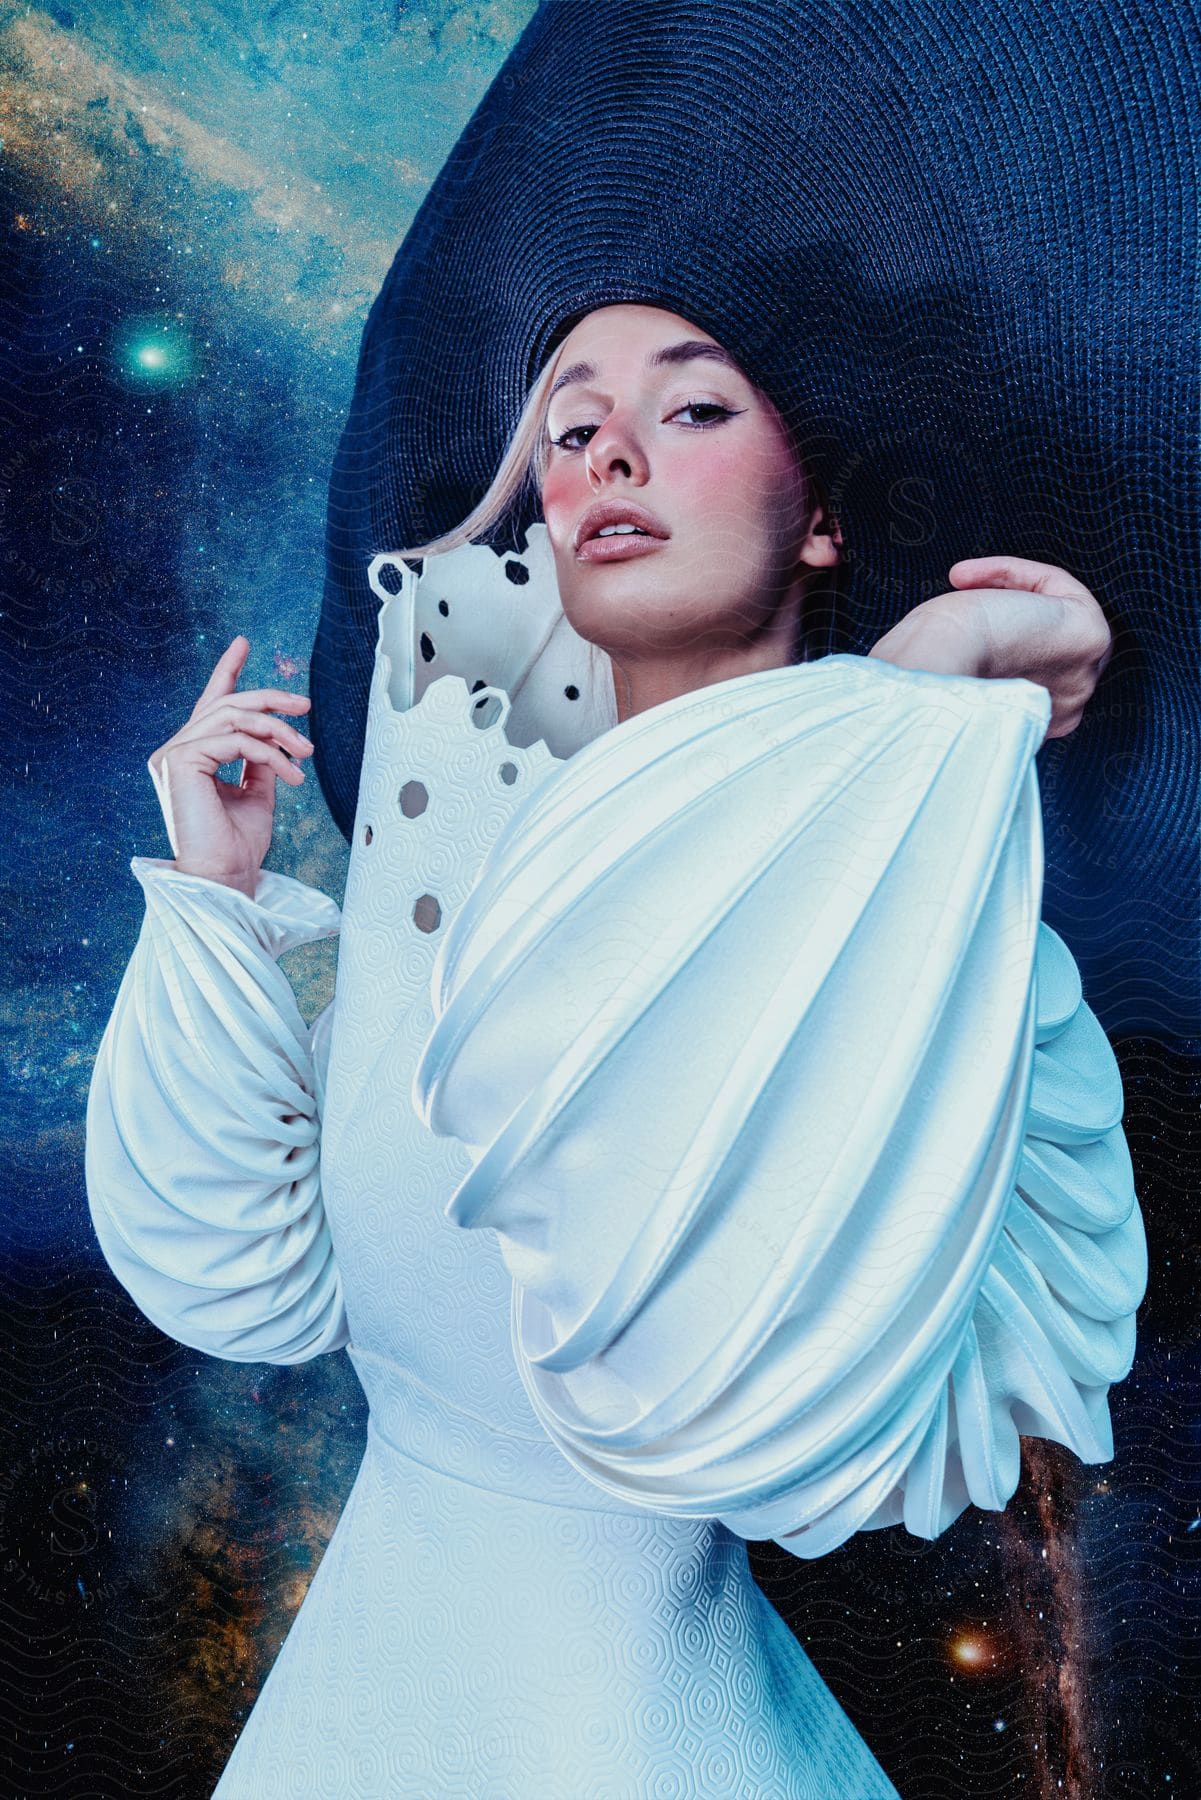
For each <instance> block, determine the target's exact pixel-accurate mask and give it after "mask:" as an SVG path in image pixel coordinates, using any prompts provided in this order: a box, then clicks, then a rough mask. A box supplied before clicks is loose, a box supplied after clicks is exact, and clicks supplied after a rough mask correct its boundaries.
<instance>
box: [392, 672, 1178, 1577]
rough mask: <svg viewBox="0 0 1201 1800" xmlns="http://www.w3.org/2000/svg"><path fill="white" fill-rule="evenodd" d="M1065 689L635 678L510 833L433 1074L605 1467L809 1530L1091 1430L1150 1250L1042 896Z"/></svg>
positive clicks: (447, 1015)
mask: <svg viewBox="0 0 1201 1800" xmlns="http://www.w3.org/2000/svg"><path fill="white" fill-rule="evenodd" d="M1049 715H1050V699H1049V696H1048V694H1047V693H1046V691H1045V690H1044V689H1043V688H1041V687H1039V686H1036V685H1035V684H1033V683H1031V682H1027V681H1021V680H1010V681H982V680H981V681H977V680H974V679H970V678H966V677H958V676H944V675H931V674H927V673H924V672H919V671H913V670H901V669H897V668H894V667H893V666H892V665H891V664H888V663H884V662H881V661H878V660H876V659H874V658H863V657H852V656H833V657H828V658H825V659H823V660H822V661H819V662H816V663H812V664H803V665H801V666H799V667H790V668H786V669H779V670H771V671H766V672H763V673H760V674H758V675H755V676H750V677H743V678H739V679H737V680H734V681H728V682H722V683H717V684H714V685H713V686H711V687H708V688H703V689H700V690H698V691H696V692H694V693H691V694H689V695H686V696H683V697H681V698H679V699H677V700H673V701H670V702H667V703H665V704H664V705H661V706H658V707H655V708H652V709H651V710H650V711H648V712H647V713H645V714H643V715H640V716H637V717H635V718H633V719H631V720H628V721H626V722H625V723H624V724H623V725H621V726H619V727H618V728H617V729H616V730H613V731H611V732H609V733H607V734H606V735H605V736H604V737H602V738H599V739H597V740H595V741H594V742H593V743H591V744H589V745H587V746H586V747H585V748H584V749H583V750H581V751H580V752H578V753H577V754H576V755H575V756H574V757H573V758H572V759H571V760H570V761H568V762H566V763H564V764H562V765H561V766H560V767H559V768H558V769H557V770H556V771H555V772H554V773H553V774H552V775H551V776H550V777H549V778H548V779H547V780H546V781H545V782H544V783H543V784H542V785H540V786H539V787H538V788H537V789H536V790H535V791H534V792H533V793H532V794H531V795H530V797H529V799H528V800H527V801H526V803H525V805H524V807H523V808H521V809H519V810H518V812H517V813H516V814H514V816H513V818H512V819H511V820H510V822H509V824H508V826H507V827H506V828H505V830H504V831H503V832H502V834H501V836H500V837H499V838H498V839H497V841H496V842H495V844H494V845H493V846H492V848H491V850H490V852H489V854H488V856H487V858H486V860H485V862H484V865H483V867H482V869H481V872H480V876H479V879H478V881H477V884H476V887H475V889H474V890H473V892H472V894H471V896H470V897H469V899H468V901H467V903H466V904H465V906H464V907H463V908H462V909H461V911H460V912H459V913H458V914H457V915H456V917H455V918H454V919H453V920H452V921H451V924H450V927H449V929H448V931H447V935H446V937H445V938H444V940H443V943H442V945H441V947H440V951H439V957H438V961H437V964H436V965H435V971H434V992H433V1000H434V1012H435V1021H436V1022H435V1025H434V1028H433V1030H432V1032H431V1034H430V1036H429V1038H428V1039H427V1042H426V1045H425V1047H424V1051H423V1056H422V1060H421V1063H420V1064H419V1067H418V1070H417V1074H416V1078H415V1081H414V1091H413V1097H414V1104H415V1105H416V1106H417V1107H418V1109H419V1111H421V1113H422V1114H423V1116H424V1117H425V1118H426V1119H427V1121H428V1122H429V1124H430V1125H431V1127H432V1128H433V1129H434V1130H435V1131H437V1132H440V1133H446V1134H452V1135H454V1136H456V1137H459V1138H461V1139H462V1140H463V1141H464V1142H465V1143H466V1144H467V1145H468V1146H469V1147H470V1148H471V1149H472V1151H473V1167H472V1169H471V1170H470V1172H469V1173H468V1175H467V1176H466V1178H465V1179H464V1180H463V1181H462V1183H461V1184H460V1186H459V1188H458V1190H457V1192H456V1193H455V1195H454V1196H453V1197H452V1200H451V1202H450V1204H449V1206H448V1208H447V1213H448V1216H449V1217H450V1218H451V1219H452V1220H454V1221H455V1222H456V1223H458V1224H459V1225H461V1226H464V1227H467V1228H478V1227H483V1226H488V1227H492V1228H494V1229H495V1230H496V1232H497V1233H498V1238H499V1244H500V1248H501V1251H502V1254H503V1255H504V1258H505V1261H506V1264H507V1266H508V1268H509V1270H510V1272H511V1274H512V1276H513V1278H514V1294H513V1300H514V1308H513V1343H514V1352H515V1355H516V1358H517V1363H518V1367H519V1369H520V1372H521V1376H522V1379H523V1381H524V1384H525V1387H526V1390H527V1392H528V1394H529V1397H530V1400H531V1402H532V1404H533V1406H534V1408H535V1410H536V1412H537V1413H538V1415H539V1417H540V1419H541V1420H542V1423H543V1425H544V1426H545V1428H546V1430H547V1432H548V1433H549V1434H550V1436H551V1438H552V1439H553V1441H554V1442H555V1443H556V1444H557V1445H558V1446H559V1448H560V1450H561V1451H562V1453H563V1454H564V1456H566V1457H567V1458H568V1460H569V1461H570V1462H571V1463H572V1464H573V1465H574V1466H575V1467H576V1468H577V1469H579V1470H580V1471H581V1472H582V1473H583V1474H584V1475H586V1476H587V1477H589V1479H591V1480H592V1481H593V1482H595V1483H596V1484H597V1485H598V1486H599V1487H601V1488H603V1489H605V1490H607V1491H608V1492H610V1493H612V1494H616V1495H619V1496H621V1497H623V1498H625V1499H627V1500H630V1501H632V1502H634V1503H635V1504H640V1505H642V1506H645V1507H647V1508H650V1509H652V1510H659V1511H662V1512H665V1513H670V1514H674V1515H677V1516H701V1515H703V1516H713V1517H717V1518H719V1519H721V1520H722V1521H723V1522H724V1523H725V1524H726V1525H727V1526H728V1527H729V1528H730V1529H731V1530H733V1531H734V1532H736V1533H737V1534H739V1535H741V1536H743V1537H750V1538H774V1539H776V1540H777V1541H778V1542H780V1543H782V1544H783V1545H784V1546H785V1547H786V1548H787V1549H789V1550H791V1551H792V1552H793V1553H794V1554H796V1555H798V1556H802V1557H812V1556H817V1555H821V1554H823V1553H824V1552H826V1551H828V1550H830V1549H831V1548H833V1547H834V1546H835V1545H837V1544H839V1543H841V1542H842V1541H843V1540H845V1539H846V1538H847V1537H849V1536H850V1534H851V1533H852V1532H854V1531H856V1530H859V1529H861V1528H863V1527H868V1526H880V1525H887V1524H892V1523H896V1522H901V1521H903V1522H904V1524H905V1525H906V1526H907V1528H908V1529H909V1530H910V1531H911V1532H913V1533H915V1534H917V1535H919V1536H923V1537H930V1536H934V1535H936V1534H937V1533H938V1532H940V1531H942V1530H943V1529H944V1528H945V1527H946V1526H947V1525H948V1524H949V1523H950V1522H951V1520H952V1519H954V1518H955V1517H956V1516H957V1514H958V1513H960V1512H961V1511H962V1510H963V1508H964V1507H965V1506H966V1505H967V1504H968V1503H969V1501H971V1502H974V1503H975V1504H976V1505H978V1506H983V1507H991V1508H999V1507H1002V1506H1003V1505H1004V1504H1005V1502H1006V1500H1007V1499H1008V1498H1009V1496H1010V1495H1011V1494H1012V1493H1013V1491H1014V1488H1015V1486H1016V1483H1017V1479H1018V1452H1019V1444H1018V1436H1019V1433H1022V1432H1025V1433H1034V1434H1040V1435H1042V1436H1045V1437H1048V1438H1053V1439H1055V1440H1056V1441H1057V1442H1060V1443H1063V1444H1066V1445H1068V1446H1070V1447H1071V1448H1072V1449H1073V1450H1074V1451H1075V1452H1076V1454H1077V1455H1078V1456H1080V1457H1081V1458H1082V1459H1083V1460H1084V1461H1086V1462H1098V1461H1101V1460H1103V1459H1105V1458H1107V1457H1109V1456H1110V1455H1111V1454H1112V1439H1111V1429H1110V1422H1109V1411H1108V1403H1107V1390H1108V1387H1109V1385H1110V1384H1111V1383H1112V1382H1115V1381H1117V1380H1119V1379H1120V1378H1121V1377H1122V1376H1123V1375H1125V1374H1126V1373H1127V1372H1128V1370H1129V1368H1130V1366H1131V1362H1132V1358H1133V1351H1134V1312H1135V1308H1136V1306H1137V1304H1138V1302H1139V1300H1140V1299H1141V1297H1142V1293H1143V1289H1144V1285H1145V1279H1146V1249H1145V1241H1144V1237H1143V1230H1142V1220H1141V1215H1140V1212H1139V1208H1138V1204H1137V1201H1136V1197H1135V1193H1134V1188H1133V1183H1132V1173H1131V1164H1130V1158H1129V1153H1128V1151H1127V1147H1126V1141H1125V1137H1124V1135H1123V1132H1122V1128H1121V1117H1122V1105H1123V1096H1122V1090H1121V1082H1120V1079H1119V1075H1118V1070H1117V1066H1116V1062H1115V1059H1114V1056H1113V1053H1112V1050H1111V1049H1110V1046H1109V1044H1108V1042H1107V1040H1106V1038H1105V1036H1104V1033H1103V1032H1102V1031H1101V1029H1100V1026H1099V1025H1098V1023H1097V1021H1096V1019H1095V1017H1094V1016H1093V1014H1092V1013H1091V1012H1090V1010H1089V1008H1088V1006H1087V1005H1086V1004H1085V1003H1084V1000H1083V997H1082V994H1081V988H1080V979H1079V975H1078V972H1077V970H1076V965H1075V963H1074V961H1073V959H1072V957H1071V955H1070V953H1069V952H1068V950H1067V948H1066V946H1065V945H1064V943H1063V942H1062V940H1061V939H1060V938H1059V937H1057V936H1056V934H1055V933H1054V932H1053V931H1051V930H1050V929H1049V928H1048V927H1047V926H1046V925H1044V924H1042V923H1041V921H1040V918H1039V911H1040V907H1041V899H1042V880H1043V862H1042V823H1041V813H1040V807H1039V797H1038V786H1037V776H1036V770H1035V767H1034V760H1033V759H1034V755H1035V752H1036V750H1037V748H1038V746H1039V744H1040V742H1041V741H1042V737H1043V734H1044V731H1045V728H1046V725H1047V722H1048V720H1049Z"/></svg>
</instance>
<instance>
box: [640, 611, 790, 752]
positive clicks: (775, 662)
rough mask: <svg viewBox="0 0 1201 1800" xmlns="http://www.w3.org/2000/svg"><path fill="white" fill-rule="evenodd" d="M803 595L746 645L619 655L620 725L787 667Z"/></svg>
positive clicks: (778, 614)
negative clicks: (722, 684)
mask: <svg viewBox="0 0 1201 1800" xmlns="http://www.w3.org/2000/svg"><path fill="white" fill-rule="evenodd" d="M800 599H801V597H800V595H799V594H798V595H797V596H796V599H795V602H793V603H789V604H785V605H783V606H781V607H779V608H778V609H777V610H776V612H775V613H774V614H773V616H772V618H771V620H770V622H769V623H768V625H767V626H765V628H764V629H763V631H762V632H760V633H759V634H758V635H757V636H755V637H753V638H750V639H748V640H746V641H745V642H743V643H741V644H722V645H719V646H717V648H704V647H702V648H700V649H697V650H695V651H670V652H668V653H666V654H661V655H658V656H646V657H639V656H636V655H635V656H631V655H630V654H629V653H628V652H626V651H623V652H622V653H621V655H620V657H618V656H614V655H613V654H612V652H610V661H611V663H612V665H613V688H614V692H615V694H616V697H617V722H618V724H619V725H620V724H621V723H622V722H623V721H624V720H626V719H632V718H633V717H634V715H635V714H636V713H641V712H646V711H647V710H648V708H650V707H652V706H661V705H662V704H663V702H664V701H665V700H674V699H676V697H677V696H678V695H680V694H691V693H694V692H695V690H696V689H697V688H703V687H711V686H712V685H713V683H714V682H717V681H732V680H733V679H734V678H735V676H738V675H754V674H757V673H758V672H759V671H760V670H761V669H782V668H783V667H784V665H785V664H786V663H788V662H790V661H791V660H792V652H793V645H794V644H795V643H796V637H797V631H798V628H799V620H800Z"/></svg>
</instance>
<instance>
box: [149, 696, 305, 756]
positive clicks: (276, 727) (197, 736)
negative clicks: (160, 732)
mask: <svg viewBox="0 0 1201 1800" xmlns="http://www.w3.org/2000/svg"><path fill="white" fill-rule="evenodd" d="M230 731H249V732H252V733H253V734H254V736H255V737H260V738H269V739H271V740H272V741H273V742H274V743H277V744H279V746H280V748H281V749H284V750H290V751H291V752H292V754H293V756H311V755H312V752H313V744H312V740H311V739H310V738H307V737H305V736H304V735H303V733H301V732H299V731H297V730H296V728H295V726H293V725H289V724H288V723H287V721H286V720H284V719H277V718H275V716H274V715H273V714H272V713H258V712H248V711H245V710H243V709H240V708H238V707H235V706H234V705H233V704H232V703H231V702H230V701H222V702H221V703H220V704H219V705H216V706H214V707H212V708H211V709H210V710H209V711H208V712H207V713H205V714H204V716H203V717H202V718H198V719H189V720H188V722H187V724H186V725H184V726H182V727H181V729H180V730H179V731H178V732H177V733H176V735H175V738H174V740H173V741H174V742H175V743H177V744H200V745H204V744H207V743H208V742H209V741H210V739H211V738H212V737H213V736H214V734H215V733H220V732H226V733H228V732H230Z"/></svg>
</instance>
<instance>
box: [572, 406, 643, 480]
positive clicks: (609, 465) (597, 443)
mask: <svg viewBox="0 0 1201 1800" xmlns="http://www.w3.org/2000/svg"><path fill="white" fill-rule="evenodd" d="M584 458H585V462H586V464H587V468H588V479H589V481H590V482H591V484H592V486H593V487H595V488H601V487H604V486H605V484H606V483H607V482H609V481H611V480H612V479H613V477H614V476H615V475H624V476H625V478H626V479H627V480H628V481H633V482H635V483H637V484H638V485H642V484H643V483H645V481H646V479H647V476H648V475H649V473H650V470H649V467H648V464H647V459H646V452H645V451H644V450H643V448H642V443H641V439H640V437H639V434H638V430H637V427H636V426H635V424H634V422H633V420H631V419H628V418H626V417H625V415H624V414H622V413H621V411H620V410H619V409H618V408H616V407H615V408H614V409H613V411H612V412H611V413H610V414H609V416H608V418H607V419H605V420H604V421H603V423H602V424H600V425H598V426H597V428H596V430H595V431H594V432H593V434H592V436H591V437H590V438H589V439H588V442H587V443H586V444H585V446H584Z"/></svg>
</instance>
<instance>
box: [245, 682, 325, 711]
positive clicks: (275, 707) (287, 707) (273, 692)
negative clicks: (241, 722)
mask: <svg viewBox="0 0 1201 1800" xmlns="http://www.w3.org/2000/svg"><path fill="white" fill-rule="evenodd" d="M226 698H227V699H228V700H229V702H230V704H231V705H233V706H257V707H260V708H267V709H269V710H270V711H271V712H303V711H304V710H305V708H306V707H308V706H310V705H311V704H312V702H311V701H310V699H309V696H308V695H307V694H289V693H285V691H284V690H283V688H240V689H239V690H238V692H237V693H236V694H229V695H227V696H226Z"/></svg>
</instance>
